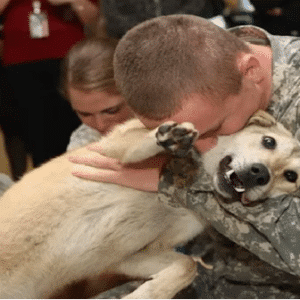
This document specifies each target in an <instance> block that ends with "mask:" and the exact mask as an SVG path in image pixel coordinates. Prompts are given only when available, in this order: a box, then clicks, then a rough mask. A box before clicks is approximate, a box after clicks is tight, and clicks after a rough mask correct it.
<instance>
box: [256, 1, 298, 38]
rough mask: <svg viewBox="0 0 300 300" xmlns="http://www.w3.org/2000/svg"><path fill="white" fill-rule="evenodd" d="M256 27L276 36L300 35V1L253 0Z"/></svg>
mask: <svg viewBox="0 0 300 300" xmlns="http://www.w3.org/2000/svg"><path fill="white" fill-rule="evenodd" d="M251 1H252V3H253V5H254V6H255V10H256V11H255V14H254V19H255V25H256V26H259V27H261V28H264V29H265V30H267V31H268V32H269V33H271V34H274V35H294V36H299V35H300V1H299V0H251Z"/></svg>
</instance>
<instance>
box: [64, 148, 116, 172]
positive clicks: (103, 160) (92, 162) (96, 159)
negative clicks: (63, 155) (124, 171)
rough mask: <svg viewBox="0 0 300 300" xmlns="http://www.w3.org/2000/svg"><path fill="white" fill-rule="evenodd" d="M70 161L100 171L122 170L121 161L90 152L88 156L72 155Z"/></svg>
mask: <svg viewBox="0 0 300 300" xmlns="http://www.w3.org/2000/svg"><path fill="white" fill-rule="evenodd" d="M69 161H71V162H73V163H76V164H83V165H86V166H90V167H95V168H100V169H111V170H120V169H121V167H122V166H121V163H120V162H119V160H117V159H114V158H111V157H107V156H103V155H100V154H98V153H94V152H90V153H88V154H80V155H71V156H69Z"/></svg>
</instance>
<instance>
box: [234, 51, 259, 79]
mask: <svg viewBox="0 0 300 300" xmlns="http://www.w3.org/2000/svg"><path fill="white" fill-rule="evenodd" d="M237 66H238V69H239V71H240V73H241V74H242V76H243V77H244V78H247V79H249V80H250V81H252V82H254V83H259V82H261V81H262V80H263V78H264V72H263V69H262V66H261V64H260V62H259V60H258V59H257V58H256V57H255V56H254V55H253V54H251V53H241V54H240V56H239V57H238V58H237Z"/></svg>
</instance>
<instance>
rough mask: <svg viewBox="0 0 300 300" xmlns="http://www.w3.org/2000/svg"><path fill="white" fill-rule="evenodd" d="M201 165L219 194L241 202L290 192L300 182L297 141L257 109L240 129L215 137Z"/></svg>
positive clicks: (299, 154)
mask: <svg viewBox="0 0 300 300" xmlns="http://www.w3.org/2000/svg"><path fill="white" fill-rule="evenodd" d="M204 168H205V169H206V171H207V172H208V173H209V174H210V175H211V176H212V177H213V183H214V186H215V189H216V191H217V192H218V193H219V194H221V195H222V196H223V197H224V198H225V199H230V200H231V201H241V202H242V204H244V205H247V204H250V203H251V202H254V201H260V200H263V199H265V198H269V197H276V196H280V195H283V194H290V193H293V192H295V191H296V190H297V189H298V188H299V186H300V143H299V142H298V141H297V140H296V139H294V138H293V137H292V134H291V133H290V132H289V131H287V130H286V129H285V128H284V127H283V125H281V124H280V123H277V122H276V121H275V119H274V118H273V117H271V116H270V115H268V114H267V113H265V112H261V111H260V112H258V113H257V114H256V115H255V116H253V117H252V118H251V119H250V121H249V124H248V125H247V127H246V128H245V129H243V130H242V131H240V132H238V133H236V134H234V135H232V136H228V137H221V138H219V141H218V145H217V146H216V147H215V148H214V149H212V150H211V151H209V152H207V153H206V154H205V155H204Z"/></svg>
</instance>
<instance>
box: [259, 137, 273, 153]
mask: <svg viewBox="0 0 300 300" xmlns="http://www.w3.org/2000/svg"><path fill="white" fill-rule="evenodd" d="M262 145H263V146H264V147H265V148H266V149H271V150H273V149H275V148H276V140H275V139H274V138H272V137H270V136H264V137H263V139H262Z"/></svg>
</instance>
